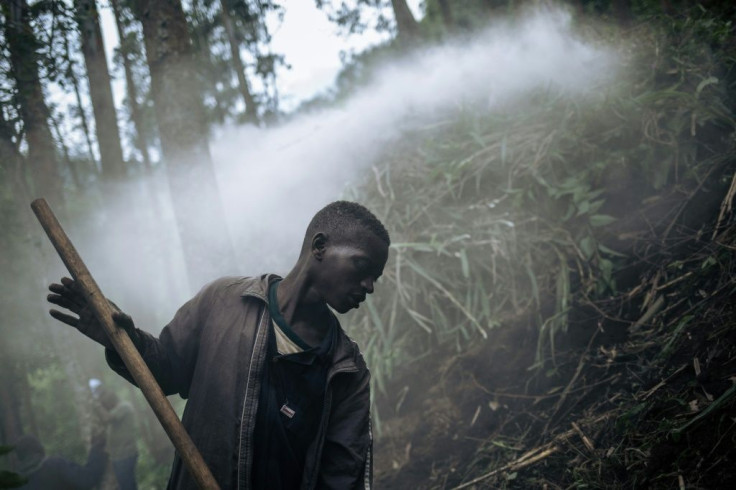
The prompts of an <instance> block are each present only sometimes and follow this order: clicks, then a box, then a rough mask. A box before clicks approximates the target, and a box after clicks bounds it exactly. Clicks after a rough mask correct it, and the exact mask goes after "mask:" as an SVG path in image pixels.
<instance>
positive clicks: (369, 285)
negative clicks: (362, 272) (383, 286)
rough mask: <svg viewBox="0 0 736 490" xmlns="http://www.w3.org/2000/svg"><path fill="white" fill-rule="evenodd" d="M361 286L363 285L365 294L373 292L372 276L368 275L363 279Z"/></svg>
mask: <svg viewBox="0 0 736 490" xmlns="http://www.w3.org/2000/svg"><path fill="white" fill-rule="evenodd" d="M361 286H363V289H365V292H366V293H367V294H373V278H371V277H369V278H367V279H363V282H362V283H361Z"/></svg>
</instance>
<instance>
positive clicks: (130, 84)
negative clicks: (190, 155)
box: [110, 0, 151, 170]
mask: <svg viewBox="0 0 736 490" xmlns="http://www.w3.org/2000/svg"><path fill="white" fill-rule="evenodd" d="M110 4H111V5H112V10H113V13H114V15H115V26H116V27H117V31H118V38H119V39H120V47H119V48H118V49H119V53H120V59H121V61H122V64H123V70H124V71H125V88H126V93H127V97H128V99H127V101H128V108H129V110H130V119H131V121H132V123H133V128H134V131H135V145H136V147H137V148H138V151H139V152H140V154H141V159H142V160H143V166H144V167H145V168H146V169H147V170H150V169H151V156H150V153H149V151H148V138H147V137H146V132H145V129H144V128H145V125H144V123H143V112H142V111H141V106H140V104H139V103H138V85H137V83H136V81H135V76H134V74H133V60H132V59H131V53H130V39H129V38H128V33H127V32H126V29H125V25H124V23H123V10H122V7H121V5H120V2H119V0H110Z"/></svg>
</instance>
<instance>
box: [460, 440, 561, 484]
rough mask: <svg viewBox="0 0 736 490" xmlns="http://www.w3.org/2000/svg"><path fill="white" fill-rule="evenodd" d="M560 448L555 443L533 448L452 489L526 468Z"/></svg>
mask: <svg viewBox="0 0 736 490" xmlns="http://www.w3.org/2000/svg"><path fill="white" fill-rule="evenodd" d="M558 450H559V448H558V447H557V446H555V445H549V446H545V447H541V448H537V449H533V450H531V451H529V452H528V453H526V454H524V455H523V456H521V457H520V458H519V459H516V460H514V461H512V462H510V463H508V464H505V465H503V466H501V467H500V468H496V469H495V470H493V471H491V472H490V473H486V474H485V475H483V476H479V477H478V478H475V479H473V480H470V481H469V482H465V483H463V484H462V485H458V486H457V487H455V488H453V489H452V490H459V489H461V488H467V487H469V486H471V485H475V484H476V483H478V482H481V481H483V480H485V479H487V478H490V477H492V476H495V475H497V474H499V473H503V472H504V471H513V470H520V469H521V468H524V467H526V466H530V465H533V464H534V463H536V462H537V461H541V460H543V459H544V458H546V457H547V456H549V455H550V454H554V453H556V452H557V451H558Z"/></svg>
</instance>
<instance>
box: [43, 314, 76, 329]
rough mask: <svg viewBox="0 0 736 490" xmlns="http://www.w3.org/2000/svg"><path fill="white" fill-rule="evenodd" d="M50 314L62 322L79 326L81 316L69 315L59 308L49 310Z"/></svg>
mask: <svg viewBox="0 0 736 490" xmlns="http://www.w3.org/2000/svg"><path fill="white" fill-rule="evenodd" d="M49 314H50V315H51V316H52V317H54V318H55V319H57V320H59V321H60V322H62V323H66V324H67V325H70V326H72V327H74V328H77V324H78V323H79V318H76V317H73V316H71V315H67V314H66V313H62V312H60V311H58V310H49Z"/></svg>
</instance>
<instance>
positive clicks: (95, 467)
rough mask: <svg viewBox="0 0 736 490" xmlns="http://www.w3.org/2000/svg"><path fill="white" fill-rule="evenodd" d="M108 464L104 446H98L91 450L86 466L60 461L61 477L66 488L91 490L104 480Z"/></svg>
mask: <svg viewBox="0 0 736 490" xmlns="http://www.w3.org/2000/svg"><path fill="white" fill-rule="evenodd" d="M106 463H107V454H106V453H105V451H104V449H103V445H102V444H96V445H94V446H92V447H91V448H90V450H89V455H88V456H87V463H86V464H85V465H84V466H81V465H78V464H76V463H73V462H71V461H66V460H61V459H60V460H59V461H58V464H59V472H58V473H59V477H60V479H61V480H62V481H63V482H64V483H66V486H65V488H66V487H67V486H68V487H69V488H79V489H80V490H82V489H91V488H93V487H94V486H95V485H97V484H98V483H99V481H100V480H101V479H102V474H103V473H104V472H105V464H106Z"/></svg>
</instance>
